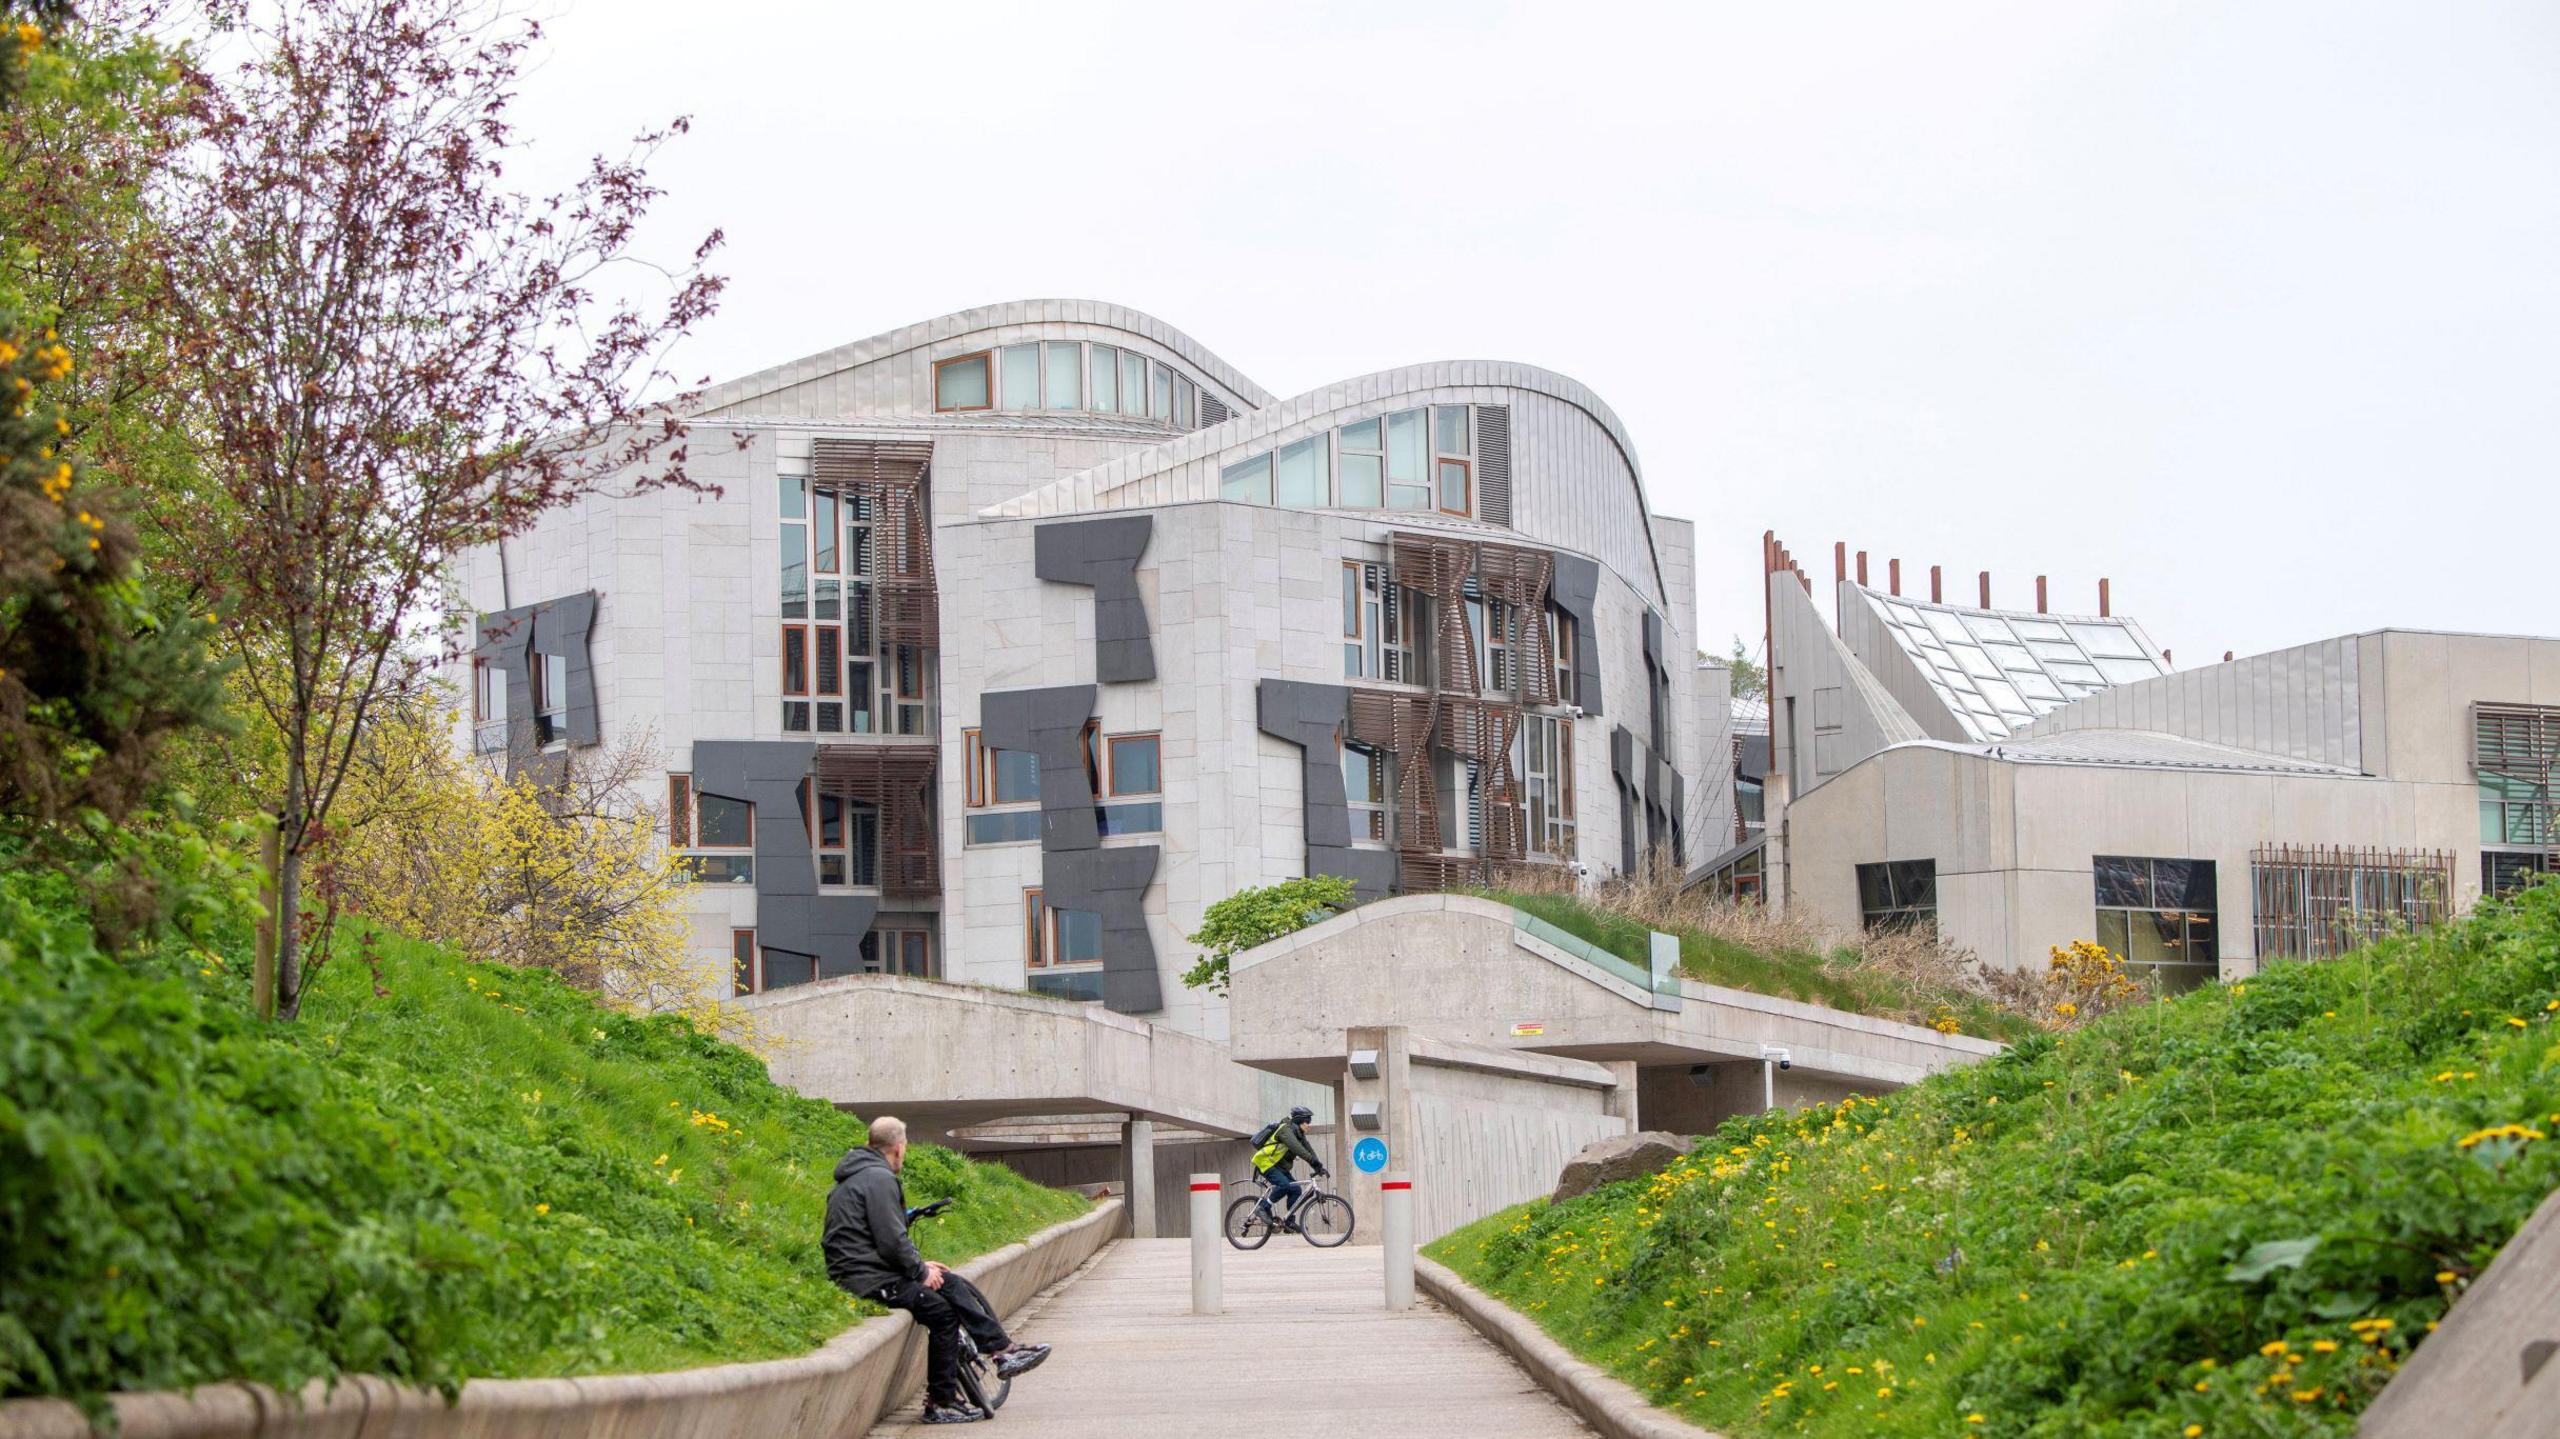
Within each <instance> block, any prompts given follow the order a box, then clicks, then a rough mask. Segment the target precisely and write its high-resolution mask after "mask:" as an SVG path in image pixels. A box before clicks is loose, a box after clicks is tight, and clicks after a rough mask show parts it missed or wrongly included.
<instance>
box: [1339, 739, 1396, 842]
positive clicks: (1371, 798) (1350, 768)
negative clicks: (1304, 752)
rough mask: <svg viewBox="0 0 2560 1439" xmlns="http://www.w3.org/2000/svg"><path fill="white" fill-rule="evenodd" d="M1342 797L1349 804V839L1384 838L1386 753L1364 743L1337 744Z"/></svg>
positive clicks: (1356, 840) (1378, 839)
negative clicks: (1340, 752) (1339, 756)
mask: <svg viewBox="0 0 2560 1439" xmlns="http://www.w3.org/2000/svg"><path fill="white" fill-rule="evenodd" d="M1335 743H1336V744H1338V745H1340V747H1341V750H1342V797H1343V799H1344V800H1345V801H1347V802H1348V803H1349V804H1350V806H1351V842H1352V843H1353V844H1375V845H1383V844H1385V843H1386V842H1387V757H1386V756H1385V755H1383V754H1380V753H1379V752H1378V751H1377V750H1375V749H1372V748H1370V747H1369V746H1367V745H1364V744H1341V742H1340V741H1339V740H1337V741H1335Z"/></svg>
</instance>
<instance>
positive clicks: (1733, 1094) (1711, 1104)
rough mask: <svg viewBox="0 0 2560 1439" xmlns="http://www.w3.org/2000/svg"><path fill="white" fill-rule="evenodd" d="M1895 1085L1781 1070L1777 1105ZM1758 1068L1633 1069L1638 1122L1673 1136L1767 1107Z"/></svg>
mask: <svg viewBox="0 0 2560 1439" xmlns="http://www.w3.org/2000/svg"><path fill="white" fill-rule="evenodd" d="M1892 1088H1893V1086H1891V1085H1884V1084H1874V1083H1861V1082H1858V1081H1853V1080H1844V1079H1835V1078H1830V1077H1827V1076H1822V1075H1813V1074H1806V1073H1803V1072H1802V1071H1799V1070H1793V1069H1789V1070H1785V1071H1782V1072H1780V1073H1779V1074H1778V1076H1777V1091H1778V1107H1779V1108H1781V1109H1804V1108H1807V1107H1809V1106H1812V1105H1816V1104H1838V1103H1839V1102H1840V1101H1841V1100H1843V1099H1846V1098H1848V1097H1849V1096H1850V1095H1853V1094H1883V1093H1887V1092H1889V1091H1890V1090H1891V1089H1892ZM1766 1098H1767V1095H1766V1090H1765V1088H1764V1086H1763V1082H1762V1075H1761V1066H1760V1065H1759V1064H1757V1063H1754V1062H1751V1061H1747V1060H1746V1061H1734V1062H1727V1063H1721V1064H1695V1065H1692V1064H1652V1065H1646V1066H1644V1067H1643V1068H1641V1069H1639V1070H1637V1071H1636V1125H1637V1127H1638V1128H1641V1129H1660V1130H1667V1131H1669V1132H1670V1133H1673V1134H1706V1133H1708V1132H1710V1131H1712V1130H1713V1129H1714V1128H1715V1127H1716V1126H1717V1125H1719V1124H1722V1123H1724V1122H1725V1121H1726V1120H1728V1119H1731V1118H1733V1117H1734V1116H1735V1115H1737V1114H1757V1113H1759V1112H1760V1111H1761V1110H1762V1109H1763V1108H1765V1107H1766Z"/></svg>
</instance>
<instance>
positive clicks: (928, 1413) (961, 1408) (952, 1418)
mask: <svg viewBox="0 0 2560 1439" xmlns="http://www.w3.org/2000/svg"><path fill="white" fill-rule="evenodd" d="M986 1417H987V1416H986V1415H984V1414H981V1413H979V1412H978V1411H977V1410H975V1409H972V1408H970V1407H969V1406H967V1405H965V1404H927V1405H926V1406H924V1420H923V1422H925V1423H927V1424H975V1423H977V1422H978V1421H979V1420H981V1419H984V1418H986Z"/></svg>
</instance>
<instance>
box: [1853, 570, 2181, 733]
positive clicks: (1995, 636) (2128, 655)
mask: <svg viewBox="0 0 2560 1439" xmlns="http://www.w3.org/2000/svg"><path fill="white" fill-rule="evenodd" d="M1848 588H1850V589H1853V590H1856V592H1857V593H1858V595H1859V596H1860V597H1861V598H1863V599H1864V600H1865V602H1866V604H1867V605H1868V607H1869V608H1870V609H1871V610H1872V611H1873V612H1874V614H1875V616H1876V618H1877V619H1879V620H1880V621H1882V622H1883V627H1884V631H1885V633H1886V634H1888V635H1891V636H1892V637H1893V639H1894V642H1895V643H1897V644H1899V645H1900V646H1902V652H1903V654H1904V656H1906V657H1907V658H1909V659H1910V661H1911V663H1912V665H1913V666H1914V667H1915V668H1916V669H1917V670H1918V671H1919V672H1920V675H1921V677H1922V678H1924V679H1926V680H1927V681H1928V682H1929V686H1930V688H1931V689H1933V690H1935V691H1936V692H1937V695H1938V698H1939V699H1940V700H1941V701H1943V702H1944V703H1945V704H1946V707H1947V710H1948V712H1949V713H1951V714H1953V715H1954V716H1955V717H1956V720H1957V722H1958V723H1960V724H1962V725H1963V726H1964V727H1965V729H1966V730H1967V731H1968V732H1969V733H1970V734H1971V735H1972V736H1973V737H1974V738H1975V739H1977V740H1985V741H1988V740H1999V739H2007V738H2008V737H2009V736H2010V735H2011V734H2013V733H2015V732H2016V731H2018V730H2021V729H2024V728H2025V727H2026V726H2028V725H2029V724H2032V723H2034V722H2035V720H2036V719H2037V718H2038V717H2039V716H2042V715H2046V714H2050V713H2052V712H2053V711H2055V710H2058V709H2060V708H2062V707H2063V706H2064V705H2067V704H2069V703H2071V702H2072V701H2073V700H2076V699H2079V698H2081V697H2082V696H2084V695H2093V694H2096V693H2097V692H2098V691H2100V690H2102V689H2105V688H2107V687H2108V686H2110V685H2120V684H2131V683H2132V682H2134V681H2135V680H2147V679H2151V678H2153V677H2155V676H2158V675H2164V674H2167V673H2168V672H2169V667H2168V665H2167V664H2166V663H2165V662H2163V661H2162V660H2161V658H2160V653H2159V651H2158V650H2157V649H2155V648H2154V647H2153V646H2152V644H2151V640H2150V637H2149V636H2147V635H2145V634H2144V633H2143V632H2142V630H2141V628H2140V627H2139V626H2137V625H2135V624H2134V623H2133V622H2132V621H2131V620H2127V619H2115V618H2108V619H2094V618H2089V617H2085V616H2078V615H2037V614H2019V613H2016V612H2014V611H2009V610H1968V609H1958V608H1956V607H1955V606H1953V605H1933V604H1929V603H1926V602H1924V601H1920V600H1913V599H1908V598H1905V597H1903V596H1900V595H1885V594H1878V593H1876V592H1875V591H1874V590H1870V589H1863V588H1859V587H1858V586H1854V585H1852V586H1848Z"/></svg>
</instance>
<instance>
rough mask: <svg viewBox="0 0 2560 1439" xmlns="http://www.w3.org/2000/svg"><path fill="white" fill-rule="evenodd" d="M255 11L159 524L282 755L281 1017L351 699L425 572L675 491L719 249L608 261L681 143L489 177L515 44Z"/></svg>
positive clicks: (197, 207)
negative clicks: (679, 362)
mask: <svg viewBox="0 0 2560 1439" xmlns="http://www.w3.org/2000/svg"><path fill="white" fill-rule="evenodd" d="M273 17H274V18H272V19H266V20H259V21H254V22H244V24H243V27H242V33H243V34H244V35H245V36H246V37H247V38H248V39H249V40H251V41H252V42H254V48H255V52H256V53H255V55H254V58H253V59H252V60H251V61H250V62H249V63H248V64H246V65H244V66H243V67H242V68H240V69H238V70H237V71H235V72H233V73H230V74H227V75H222V76H219V77H215V78H214V79H213V80H212V82H211V83H210V84H209V85H208V87H207V88H206V90H205V91H204V98H203V102H202V103H203V111H202V114H201V115H200V117H199V120H200V123H201V127H202V139H201V141H200V143H199V144H197V145H196V146H195V147H193V149H192V150H191V152H190V154H189V155H188V156H187V157H186V158H185V159H184V160H183V161H182V162H181V164H180V165H179V167H178V172H177V179H176V181H175V183H174V184H173V186H172V189H171V192H170V194H169V196H168V198H167V204H166V210H167V226H168V232H169V238H168V241H167V250H166V254H165V257H164V259H165V272H166V276H167V283H168V286H169V290H170V295H169V304H168V314H169V315H170V317H171V319H170V324H171V328H172V330H173V332H174V336H175V345H174V348H175V350H176V352H177V354H178V356H179V357H180V358H179V361H178V371H179V373H178V374H176V375H175V376H173V377H172V378H173V379H174V380H175V381H176V382H177V383H178V384H179V385H180V386H181V387H182V389H183V391H184V393H185V395H186V398H187V401H188V405H189V407H190V409H191V411H192V412H193V416H194V426H195V432H196V433H197V435H198V436H199V437H200V439H199V444H200V445H201V449H202V453H201V455H200V457H199V458H200V461H201V464H202V466H203V469H204V471H205V474H206V481H207V490H206V492H205V493H203V494H201V495H199V496H196V497H194V498H193V500H192V504H193V505H194V507H195V508H196V509H197V510H198V511H199V512H198V513H190V514H187V515H185V516H183V517H181V518H180V520H179V523H181V524H183V526H184V527H185V533H187V534H188V535H189V536H190V537H191V543H190V551H191V559H190V564H191V567H192V568H193V569H194V570H195V572H196V573H195V575H194V576H193V577H194V578H195V579H196V580H197V582H198V583H199V584H201V585H202V586H203V588H204V589H205V590H206V591H207V592H208V593H212V594H218V595H221V596H224V597H225V602H224V603H223V605H222V614H223V627H224V632H225V637H226V639H227V640H228V641H229V643H230V644H231V646H232V647H233V648H234V649H235V650H236V651H237V653H238V654H239V656H240V658H241V660H242V674H243V676H244V685H245V688H246V689H247V691H248V693H249V694H250V695H251V696H253V698H254V701H255V703H256V704H257V705H258V707H259V708H260V709H262V710H263V711H264V714H265V718H266V719H267V721H268V722H269V723H271V724H272V725H273V727H274V731H275V736H276V741H277V747H278V751H279V753H280V756H281V760H280V765H279V768H280V771H281V772H280V774H279V775H278V776H277V778H276V780H275V781H274V783H275V787H276V790H277V792H276V793H275V795H274V804H275V810H276V815H277V824H278V829H279V831H280V835H281V856H280V859H279V862H278V865H277V869H276V874H275V889H276V900H275V906H274V912H273V916H272V919H273V924H274V933H275V940H276V951H277V955H278V966H277V968H278V976H277V981H278V982H277V988H276V996H275V1001H276V1005H277V1010H278V1012H279V1013H280V1014H282V1015H283V1016H285V1017H287V1018H290V1017H292V1016H293V1015H294V1014H295V1012H296V1010H297V1007H298V1005H299V1003H300V1000H301V996H302V993H303V990H304V987H305V985H306V984H307V983H308V981H309V978H310V976H311V974H312V973H314V972H315V971H316V969H317V967H318V965H319V964H320V963H321V962H323V961H324V960H325V958H326V954H327V950H326V942H325V941H326V936H327V934H328V932H329V924H330V921H331V920H332V919H333V918H334V914H333V910H334V901H332V900H330V899H329V898H328V897H327V896H326V895H325V894H324V895H322V896H321V897H320V902H319V904H318V906H317V907H316V908H314V909H312V910H311V911H310V912H309V913H306V912H305V904H306V898H307V896H306V890H307V889H311V888H313V886H312V885H311V884H310V878H311V873H312V866H313V865H314V863H315V862H325V847H326V844H327V837H328V820H329V811H330V806H331V804H332V802H333V801H334V800H335V799H336V797H337V793H338V789H339V785H340V783H341V782H342V781H343V779H344V778H345V776H346V773H347V768H348V764H349V761H350V757H351V756H352V755H353V754H354V753H355V751H356V746H357V740H358V736H359V735H360V734H361V733H362V731H363V729H364V726H365V723H366V719H367V716H368V714H369V713H370V712H371V710H372V708H373V706H374V705H375V704H376V703H377V702H378V701H380V700H381V699H382V698H383V697H385V696H387V695H391V694H396V693H400V692H403V691H405V690H406V689H408V688H409V687H410V686H411V685H413V684H414V683H415V682H416V681H417V679H418V678H419V677H420V676H421V675H422V674H423V673H424V672H425V671H426V669H427V668H428V667H430V666H432V665H433V664H434V663H435V662H436V661H437V660H438V658H440V654H439V644H438V642H436V641H434V640H433V638H432V634H431V632H432V630H433V628H434V624H433V616H434V614H435V612H436V610H437V609H438V607H439V603H440V601H441V599H442V594H441V579H442V567H443V566H444V564H445V563H446V562H447V561H448V560H449V559H450V558H451V557H452V556H453V555H454V554H455V552H456V551H458V550H460V549H463V548H465V547H467V546H472V545H478V544H485V543H489V542H491V541H494V540H496V539H498V538H499V537H501V536H504V535H508V534H511V533H515V532H517V531H520V530H522V529H523V528H525V527H526V526H527V525H529V524H530V523H531V522H532V521H533V520H534V519H535V518H536V517H538V516H540V515H541V514H543V513H544V512H545V511H547V510H551V509H553V508H555V507H557V506H560V505H563V504H566V503H569V502H570V501H572V500H574V499H576V498H578V497H579V496H581V495H584V494H587V493H589V492H592V491H593V490H595V489H596V488H597V487H598V486H600V485H602V484H604V483H606V482H607V481H608V480H610V481H611V482H612V483H613V484H614V485H615V486H616V487H617V488H624V489H647V488H652V487H659V486H681V487H687V488H692V487H693V485H692V483H691V482H690V481H688V480H687V478H686V475H685V467H684V461H685V452H684V439H685V436H684V429H683V426H682V425H681V424H680V423H679V422H678V421H677V420H676V419H674V418H673V412H672V410H670V409H667V408H657V407H653V405H652V401H653V399H658V398H672V397H671V396H666V395H664V391H666V390H667V389H668V388H669V377H668V376H667V375H666V373H665V371H664V368H663V363H662V361H663V356H664V354H665V351H666V348H667V346H668V345H669V344H670V343H672V342H673V341H674V340H675V339H677V338H678V337H680V336H681V335H683V334H684V333H685V332H686V331H687V330H688V329H689V328H690V327H692V326H693V325H694V324H696V323H697V322H699V321H700V320H701V319H702V318H703V317H704V316H705V315H707V314H709V313H710V312H711V309H712V306H713V303H714V301H715V299H716V297H717V296H718V294H719V291H720V283H721V282H720V281H719V279H718V278H716V277H715V276H712V275H711V274H709V273H707V272H706V271H705V269H704V268H703V266H704V262H705V260H706V259H707V257H708V256H709V255H710V253H711V251H712V250H713V249H714V248H715V247H716V246H717V245H718V244H719V240H720V237H719V235H718V234H717V233H716V232H715V233H714V234H712V235H711V236H710V237H709V238H708V239H706V240H704V241H703V242H702V244H701V245H700V247H699V248H697V249H696V250H695V251H694V252H693V255H692V257H691V259H690V260H689V261H688V262H687V263H686V264H685V265H684V266H683V267H681V268H679V269H676V270H672V271H670V270H666V269H661V268H656V267H644V266H643V262H641V261H639V260H638V259H637V258H636V256H635V255H634V254H633V251H632V245H633V241H634V237H635V231H636V227H637V226H638V225H639V223H640V221H641V219H642V218H643V216H644V215H645V214H646V212H647V211H648V208H649V206H650V203H651V202H652V201H653V200H654V199H655V198H656V197H657V195H658V193H659V192H658V191H657V189H656V188H654V187H653V186H652V185H651V184H650V183H649V180H648V176H647V164H648V160H649V157H650V155H651V154H652V153H653V152H654V150H655V148H656V147H657V146H658V145H659V144H660V143H661V142H662V141H663V140H664V139H666V138H667V136H668V135H669V134H672V133H677V132H681V131H682V130H683V128H684V124H683V122H682V121H678V122H676V123H675V124H674V125H673V126H672V127H671V128H670V129H669V130H668V131H662V132H658V133H652V134H645V135H642V136H640V137H639V138H638V140H637V141H636V142H635V145H634V148H633V151H632V154H631V155H630V157H628V158H625V159H622V160H618V161H616V160H605V159H597V160H595V161H593V162H592V163H591V165H590V167H589V168H588V169H587V171H586V172H585V174H584V176H583V178H582V179H580V180H579V181H578V183H576V184H575V185H574V186H572V187H571V188H569V189H568V190H566V191H564V192H561V193H558V194H554V195H548V196H541V197H535V196H529V195H526V194H523V193H521V192H519V191H517V190H514V189H512V188H510V187H509V185H508V183H507V181H506V179H505V177H504V176H503V174H502V170H501V166H502V164H503V162H504V161H506V160H507V159H508V158H509V156H510V153H511V151H514V150H515V149H516V146H517V142H516V137H515V134H514V131H513V130H512V128H511V125H510V122H509V119H508V115H507V110H508V106H509V103H510V101H511V100H512V99H513V93H514V88H515V84H516V78H517V73H518V69H519V67H520V65H521V64H522V62H523V60H524V58H525V56H526V53H527V47H528V46H529V45H531V44H533V43H534V42H535V41H536V40H537V39H538V37H539V31H538V29H537V27H535V26H534V25H532V24H530V23H523V22H518V21H514V20H510V19H507V18H505V17H503V16H500V15H498V14H496V13H494V12H492V11H490V10H489V9H488V8H486V7H485V6H483V5H480V4H475V3H472V0H302V3H297V4H292V5H285V6H279V7H276V8H275V10H274V12H273ZM639 275H645V276H647V277H649V279H650V281H651V283H649V284H647V285H646V286H639V287H634V286H631V285H629V284H628V283H627V281H626V277H632V276H639ZM616 287H620V288H621V289H624V290H629V289H632V288H639V289H643V290H645V292H646V293H647V295H648V298H647V299H646V300H645V301H634V300H631V299H628V298H615V290H616Z"/></svg>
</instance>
